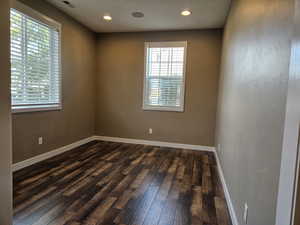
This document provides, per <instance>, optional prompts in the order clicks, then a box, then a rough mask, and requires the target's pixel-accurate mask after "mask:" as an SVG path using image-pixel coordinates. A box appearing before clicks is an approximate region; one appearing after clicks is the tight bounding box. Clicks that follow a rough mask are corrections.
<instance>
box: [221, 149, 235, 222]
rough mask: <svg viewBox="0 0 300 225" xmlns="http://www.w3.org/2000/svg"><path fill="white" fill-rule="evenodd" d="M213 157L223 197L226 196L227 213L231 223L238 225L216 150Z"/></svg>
mask: <svg viewBox="0 0 300 225" xmlns="http://www.w3.org/2000/svg"><path fill="white" fill-rule="evenodd" d="M215 158H216V161H217V167H218V172H219V176H220V180H221V183H222V186H223V190H224V193H225V198H226V202H227V206H228V210H229V214H230V217H231V222H232V225H239V222H238V220H237V216H236V212H235V209H234V207H233V203H232V200H231V197H230V194H229V190H228V187H227V184H226V180H225V176H224V173H223V169H222V166H221V162H220V159H219V156H218V152H217V151H215Z"/></svg>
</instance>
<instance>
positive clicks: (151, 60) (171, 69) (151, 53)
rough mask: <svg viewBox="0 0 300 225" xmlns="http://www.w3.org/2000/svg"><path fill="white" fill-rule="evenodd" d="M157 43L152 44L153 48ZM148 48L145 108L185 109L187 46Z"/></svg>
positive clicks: (183, 44) (161, 45) (160, 44)
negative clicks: (184, 91) (184, 90)
mask: <svg viewBox="0 0 300 225" xmlns="http://www.w3.org/2000/svg"><path fill="white" fill-rule="evenodd" d="M153 45H155V43H151V46H153ZM158 45H159V46H160V47H149V46H147V48H146V50H147V51H146V54H147V55H146V74H145V90H144V96H145V98H144V107H146V108H149V109H151V107H153V108H154V109H160V108H173V109H175V111H176V108H178V111H181V110H182V109H183V94H184V93H183V89H184V72H185V71H184V67H185V58H184V56H185V45H186V43H182V47H169V46H168V45H169V43H168V42H166V47H163V44H162V43H159V44H158Z"/></svg>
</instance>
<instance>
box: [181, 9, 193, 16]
mask: <svg viewBox="0 0 300 225" xmlns="http://www.w3.org/2000/svg"><path fill="white" fill-rule="evenodd" d="M191 14H192V12H191V11H189V10H183V11H182V12H181V15H182V16H189V15H191Z"/></svg>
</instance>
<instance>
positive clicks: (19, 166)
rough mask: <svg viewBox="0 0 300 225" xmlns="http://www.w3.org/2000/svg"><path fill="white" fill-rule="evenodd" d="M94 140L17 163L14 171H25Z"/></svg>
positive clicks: (13, 168) (14, 165)
mask: <svg viewBox="0 0 300 225" xmlns="http://www.w3.org/2000/svg"><path fill="white" fill-rule="evenodd" d="M93 140H95V138H94V137H88V138H85V139H82V140H80V141H76V142H74V143H72V144H69V145H66V146H63V147H61V148H58V149H55V150H52V151H50V152H46V153H44V154H41V155H38V156H35V157H32V158H30V159H26V160H24V161H21V162H18V163H15V164H13V165H12V171H13V172H14V171H17V170H20V169H23V168H25V167H27V166H31V165H33V164H35V163H38V162H40V161H43V160H45V159H49V158H51V157H53V156H56V155H59V154H61V153H64V152H66V151H69V150H72V149H74V148H77V147H79V146H81V145H83V144H86V143H89V142H91V141H93Z"/></svg>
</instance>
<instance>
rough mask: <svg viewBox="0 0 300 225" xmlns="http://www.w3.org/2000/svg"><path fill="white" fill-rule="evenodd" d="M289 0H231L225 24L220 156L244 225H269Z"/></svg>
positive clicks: (281, 118)
mask: <svg viewBox="0 0 300 225" xmlns="http://www.w3.org/2000/svg"><path fill="white" fill-rule="evenodd" d="M292 15H293V0H236V1H234V2H233V6H232V9H231V12H230V15H229V18H228V22H227V25H226V28H225V34H224V44H223V56H222V66H221V81H220V97H219V104H218V106H219V110H218V116H217V118H218V123H217V141H216V144H217V143H220V146H221V149H220V150H219V152H218V153H219V155H220V159H221V164H222V166H223V169H224V173H225V178H226V181H227V183H228V188H229V192H230V195H231V198H232V200H233V205H234V208H235V210H236V212H237V216H238V220H239V224H240V225H243V224H244V222H243V221H242V217H243V209H244V203H245V202H248V206H249V217H248V225H274V224H275V213H276V199H277V192H278V181H279V171H280V162H281V151H282V139H283V138H282V137H283V127H284V126H283V125H284V116H285V104H286V94H287V82H288V75H289V59H290V39H291V25H292Z"/></svg>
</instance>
